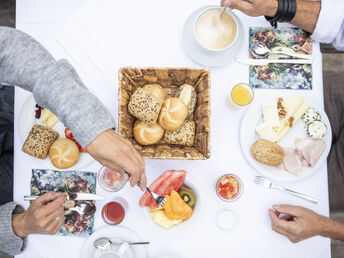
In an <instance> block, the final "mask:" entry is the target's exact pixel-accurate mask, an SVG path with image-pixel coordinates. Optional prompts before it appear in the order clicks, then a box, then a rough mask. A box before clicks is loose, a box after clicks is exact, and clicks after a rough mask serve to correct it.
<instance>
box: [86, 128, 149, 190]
mask: <svg viewBox="0 0 344 258" xmlns="http://www.w3.org/2000/svg"><path fill="white" fill-rule="evenodd" d="M86 150H87V152H88V153H89V154H91V156H92V157H93V158H95V159H96V160H98V161H99V162H100V163H101V164H102V165H104V166H106V167H108V168H112V169H114V170H116V171H118V172H119V173H121V174H124V172H127V173H128V174H129V175H130V177H131V179H130V185H131V186H132V187H133V186H135V185H136V184H137V185H138V186H139V187H140V188H141V190H142V191H144V190H145V188H146V183H147V180H146V174H145V162H144V160H143V159H142V157H141V155H140V154H139V153H138V152H137V151H136V150H135V148H134V147H133V145H132V144H131V142H130V141H128V140H126V139H124V138H123V137H121V136H120V135H119V134H117V133H116V132H115V131H114V130H112V129H110V130H106V131H105V132H103V133H101V134H100V135H98V136H97V137H96V138H95V139H94V140H93V141H92V142H91V143H90V144H89V145H87V146H86Z"/></svg>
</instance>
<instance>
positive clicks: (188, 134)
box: [163, 121, 196, 146]
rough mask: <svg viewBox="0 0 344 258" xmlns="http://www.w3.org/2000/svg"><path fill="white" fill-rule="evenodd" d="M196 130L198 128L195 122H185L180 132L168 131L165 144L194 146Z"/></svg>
mask: <svg viewBox="0 0 344 258" xmlns="http://www.w3.org/2000/svg"><path fill="white" fill-rule="evenodd" d="M195 128H196V126H195V122H194V121H185V123H184V124H182V126H181V127H180V128H179V129H178V130H176V131H166V132H165V135H164V140H163V142H167V143H169V144H178V145H184V146H192V145H193V144H194V141H195Z"/></svg>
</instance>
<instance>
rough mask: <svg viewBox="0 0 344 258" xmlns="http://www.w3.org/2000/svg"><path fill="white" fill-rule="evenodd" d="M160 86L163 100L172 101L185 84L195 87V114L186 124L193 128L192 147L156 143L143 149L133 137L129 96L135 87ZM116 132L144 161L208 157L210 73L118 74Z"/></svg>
mask: <svg viewBox="0 0 344 258" xmlns="http://www.w3.org/2000/svg"><path fill="white" fill-rule="evenodd" d="M151 83H157V84H160V85H161V86H162V87H163V89H164V91H165V95H166V97H173V96H175V93H176V91H177V89H178V87H179V86H181V85H183V84H184V83H187V84H190V85H191V86H193V87H195V89H196V92H197V102H196V108H195V111H194V112H193V113H192V114H190V115H189V116H188V117H187V119H186V120H193V121H194V122H195V125H196V132H195V141H194V145H193V146H192V147H186V146H181V145H173V144H166V143H162V142H158V143H156V144H154V145H149V146H142V145H140V144H138V143H137V142H136V141H135V139H134V136H133V126H134V123H135V120H136V118H135V117H133V116H132V115H131V114H130V113H129V111H128V103H129V100H130V97H131V95H132V94H133V92H134V91H135V89H136V88H137V87H143V86H144V85H146V84H151ZM118 100H119V101H118V103H119V105H118V106H119V115H118V116H119V117H118V132H119V134H120V135H122V136H123V137H125V138H126V139H128V140H130V141H131V142H132V143H133V146H134V147H135V148H136V149H137V150H138V152H140V153H141V155H142V157H143V158H150V159H173V160H180V159H182V160H201V159H208V158H209V157H210V71H209V70H208V69H193V68H152V67H149V68H132V67H124V68H121V69H120V70H119V88H118Z"/></svg>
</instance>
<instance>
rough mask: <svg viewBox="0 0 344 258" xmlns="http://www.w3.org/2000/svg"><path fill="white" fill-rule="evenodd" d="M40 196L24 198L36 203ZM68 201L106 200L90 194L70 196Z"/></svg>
mask: <svg viewBox="0 0 344 258" xmlns="http://www.w3.org/2000/svg"><path fill="white" fill-rule="evenodd" d="M37 197H38V196H30V195H26V196H24V201H34V200H36V199H37ZM67 199H68V200H75V201H93V200H94V201H97V200H104V197H103V196H100V195H96V194H90V193H73V194H70V195H68V198H67Z"/></svg>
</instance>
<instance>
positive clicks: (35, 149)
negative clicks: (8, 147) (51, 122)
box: [22, 125, 59, 159]
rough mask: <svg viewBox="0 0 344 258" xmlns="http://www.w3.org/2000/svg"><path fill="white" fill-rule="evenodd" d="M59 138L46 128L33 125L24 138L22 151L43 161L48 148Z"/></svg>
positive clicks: (54, 132) (55, 133)
mask: <svg viewBox="0 0 344 258" xmlns="http://www.w3.org/2000/svg"><path fill="white" fill-rule="evenodd" d="M57 137H59V134H58V133H57V132H56V131H54V130H52V129H49V128H47V127H44V126H41V125H34V126H33V127H32V129H31V131H30V133H29V136H28V137H27V138H26V140H25V142H24V145H23V147H22V151H23V152H25V153H27V154H29V155H31V156H33V157H36V158H39V159H45V158H46V157H47V155H48V152H49V149H50V146H51V145H52V144H53V142H54V141H55V140H56V139H57Z"/></svg>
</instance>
